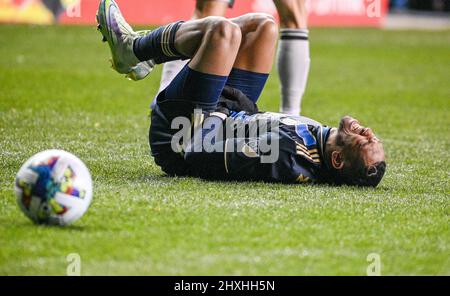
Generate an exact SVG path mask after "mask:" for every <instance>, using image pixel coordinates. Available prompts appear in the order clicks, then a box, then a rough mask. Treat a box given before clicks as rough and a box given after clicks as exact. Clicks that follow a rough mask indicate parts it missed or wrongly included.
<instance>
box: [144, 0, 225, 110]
mask: <svg viewBox="0 0 450 296" xmlns="http://www.w3.org/2000/svg"><path fill="white" fill-rule="evenodd" d="M229 3H230V1H229V0H197V2H196V6H195V11H194V14H193V16H192V20H195V19H200V18H204V17H207V16H224V15H225V12H226V10H227V8H228V6H229ZM187 63H188V60H175V61H170V62H167V63H164V65H163V69H162V74H161V81H160V84H159V90H158V93H159V92H161V91H163V90H164V89H165V88H166V87H167V86H168V85H169V83H170V82H171V81H172V80H173V79H174V78H175V76H176V75H177V74H178V73H179V72H180V71H181V69H183V67H184V66H185V65H186V64H187ZM154 103H155V101H153V103H152V108H153V106H154Z"/></svg>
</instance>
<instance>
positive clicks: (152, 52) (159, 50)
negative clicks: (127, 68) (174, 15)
mask: <svg viewBox="0 0 450 296" xmlns="http://www.w3.org/2000/svg"><path fill="white" fill-rule="evenodd" d="M182 23H183V21H179V22H175V23H171V24H168V25H166V26H162V27H159V28H158V29H156V30H154V31H152V32H150V33H149V34H147V35H146V36H143V37H139V38H137V39H136V40H135V41H134V44H133V50H134V54H135V55H136V57H137V58H138V59H139V60H140V61H141V62H144V61H148V60H151V59H153V60H154V61H155V63H156V64H162V63H165V62H168V61H173V60H178V59H181V58H184V56H183V55H181V54H180V53H179V52H178V50H176V48H175V34H176V33H177V31H178V29H179V28H180V26H181V24H182Z"/></svg>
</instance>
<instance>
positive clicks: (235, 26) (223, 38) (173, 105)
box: [97, 0, 386, 187]
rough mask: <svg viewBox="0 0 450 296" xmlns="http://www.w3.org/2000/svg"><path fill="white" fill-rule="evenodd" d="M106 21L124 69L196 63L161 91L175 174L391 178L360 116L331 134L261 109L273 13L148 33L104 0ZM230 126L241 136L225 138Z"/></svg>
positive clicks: (169, 166) (156, 118)
mask: <svg viewBox="0 0 450 296" xmlns="http://www.w3.org/2000/svg"><path fill="white" fill-rule="evenodd" d="M97 20H98V23H99V29H100V31H101V33H102V35H103V37H104V40H105V41H108V43H109V46H110V49H111V52H112V57H113V59H112V60H113V67H114V69H115V70H116V71H117V72H119V73H122V74H126V75H127V76H128V77H134V76H136V75H140V74H141V73H142V71H143V69H144V70H145V71H147V70H151V69H152V68H153V66H154V65H155V64H160V63H164V62H166V61H170V60H174V59H190V61H189V63H188V64H187V65H186V66H185V67H184V68H183V69H182V70H181V72H180V73H179V74H178V75H177V76H176V77H175V78H174V79H173V81H172V82H171V83H170V84H169V85H168V86H167V88H166V89H165V90H164V91H163V92H161V93H160V94H159V95H158V98H157V104H156V106H155V108H154V110H153V112H152V123H151V128H150V134H149V137H150V146H151V150H152V155H153V157H154V158H155V162H156V164H158V165H159V166H160V167H161V168H162V170H163V171H165V172H166V173H167V174H169V175H178V176H200V177H203V178H208V179H212V178H214V179H234V180H263V181H274V182H285V183H306V182H326V183H331V184H348V185H359V186H373V187H375V186H377V185H378V183H379V182H380V181H381V179H382V177H383V175H384V172H385V168H386V163H385V157H384V151H383V146H382V144H381V142H380V141H379V140H378V139H377V138H376V137H375V135H374V133H373V132H372V130H371V129H369V128H365V127H363V126H361V125H360V124H359V122H358V121H357V120H356V119H354V118H352V117H349V116H345V117H344V118H342V120H341V121H340V124H339V127H338V128H329V127H327V126H323V125H321V124H319V123H317V122H315V121H314V120H311V119H308V118H305V117H298V116H289V115H285V114H279V113H270V112H259V111H258V109H257V107H256V104H255V103H256V102H257V100H258V98H259V96H260V94H261V92H262V90H263V88H264V85H265V83H266V80H267V78H268V75H269V74H268V73H269V71H270V70H271V68H272V63H273V56H274V52H275V44H276V40H277V37H278V30H277V26H276V24H275V22H274V20H273V18H272V17H271V16H268V15H265V14H247V15H243V16H240V17H237V18H233V19H225V18H222V17H207V18H203V19H199V20H193V21H188V22H181V21H180V22H176V23H171V24H168V25H167V26H162V27H160V28H158V29H156V30H154V31H152V32H146V33H145V34H142V33H136V32H134V31H133V30H132V28H131V27H130V26H129V25H128V24H127V23H126V21H125V20H124V19H123V17H122V15H121V13H120V11H119V9H118V7H117V4H116V3H115V2H114V1H113V0H102V1H101V3H100V7H99V11H98V15H97ZM181 119H186V120H188V122H189V131H188V132H187V133H180V130H179V126H180V124H181V123H183V120H181ZM190 119H193V123H192V125H191V122H190ZM229 121H232V124H228V122H229ZM259 121H263V122H264V121H266V122H269V127H268V128H267V129H264V128H262V127H261V126H259V125H258V129H257V133H256V134H255V133H254V132H252V128H249V126H251V123H257V122H259ZM230 126H231V129H232V132H231V133H229V132H224V131H225V130H227V129H228V127H230ZM233 129H234V130H233ZM199 130H200V131H201V132H200V133H198V131H199ZM253 130H254V129H253ZM192 133H193V134H194V136H193V137H184V136H180V135H185V134H192ZM196 134H197V135H198V134H200V136H201V139H200V141H198V139H197V137H196ZM206 139H209V141H204V140H206ZM205 142H206V143H210V144H211V145H212V146H214V149H210V148H211V147H204V146H203V144H204V143H205ZM272 142H273V143H278V145H274V146H276V149H277V151H273V150H272V151H269V152H268V150H265V149H266V147H265V146H267V144H268V143H272ZM199 143H200V147H199V145H198V144H199ZM217 147H219V149H216V148H217ZM270 148H273V147H270ZM274 152H275V153H274ZM272 155H275V156H276V157H275V158H271V157H270V156H272ZM268 156H269V157H268ZM267 159H268V160H269V161H265V160H267Z"/></svg>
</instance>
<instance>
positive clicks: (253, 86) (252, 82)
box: [227, 68, 269, 103]
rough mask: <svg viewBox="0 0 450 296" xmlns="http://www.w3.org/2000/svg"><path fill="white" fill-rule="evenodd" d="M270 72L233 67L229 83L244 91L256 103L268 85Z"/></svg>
mask: <svg viewBox="0 0 450 296" xmlns="http://www.w3.org/2000/svg"><path fill="white" fill-rule="evenodd" d="M268 77H269V74H266V73H256V72H252V71H247V70H242V69H238V68H233V69H232V70H231V73H230V75H229V76H228V80H227V85H228V86H231V87H233V88H236V89H238V90H240V91H241V92H243V93H244V94H245V95H246V96H247V97H248V98H249V99H250V100H251V101H252V102H253V103H256V102H257V101H258V99H259V96H260V95H261V92H262V91H263V89H264V86H265V85H266V81H267V78H268Z"/></svg>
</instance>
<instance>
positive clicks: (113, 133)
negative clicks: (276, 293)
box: [0, 25, 450, 275]
mask: <svg viewBox="0 0 450 296" xmlns="http://www.w3.org/2000/svg"><path fill="white" fill-rule="evenodd" d="M0 40H1V45H0V132H1V133H0V165H1V170H0V274H2V275H37V274H39V275H43V274H51V275H65V274H66V267H67V262H66V256H67V255H68V254H69V253H78V254H79V255H80V256H81V260H82V274H83V275H105V274H106V275H112V274H114V275H116V274H130V275H144V274H145V275H156V274H161V275H186V274H188V275H209V274H211V275H219V274H227V275H250V274H252V275H281V274H282V275H333V274H338V275H365V274H366V268H367V266H368V264H369V263H368V262H367V260H366V257H367V255H368V254H369V253H378V254H379V255H380V256H381V262H382V274H385V275H388V274H389V275H390V274H395V275H399V274H447V275H449V274H450V256H449V255H450V250H449V247H450V246H449V244H450V231H449V201H450V200H449V197H450V195H449V193H450V186H449V176H450V172H449V166H450V155H449V151H450V130H449V127H450V83H449V82H450V80H449V78H450V54H449V53H450V31H443V32H415V31H380V30H372V29H341V30H335V29H314V30H312V32H311V45H312V70H311V75H310V83H309V86H308V91H307V94H306V97H305V98H304V105H303V114H304V115H306V116H310V117H312V118H314V119H317V120H319V121H322V122H323V123H326V124H329V125H333V124H336V123H337V121H338V120H339V118H340V117H341V116H342V115H345V114H351V115H353V116H355V117H356V118H359V119H360V120H361V121H362V123H364V124H367V125H369V126H371V127H372V128H373V129H374V130H375V131H376V132H377V134H378V135H379V137H380V138H381V139H382V140H383V142H384V145H385V149H386V153H387V157H388V170H387V174H386V177H385V179H384V180H383V182H382V183H381V184H380V186H379V187H378V188H377V189H375V190H374V189H360V188H350V187H341V188H334V187H329V186H319V185H313V186H295V185H292V186H288V185H278V184H265V183H225V182H207V181H202V180H199V179H194V178H169V177H166V176H165V175H164V174H163V173H162V172H161V171H160V169H159V168H158V167H157V166H156V165H155V164H154V162H153V160H152V158H151V157H150V156H149V147H148V138H147V131H148V125H149V120H148V117H147V115H148V105H149V103H150V98H151V97H152V96H153V95H154V93H155V91H156V89H157V87H158V83H159V76H160V68H158V69H157V71H156V72H155V73H152V75H151V77H149V78H147V79H146V80H145V81H143V82H139V83H133V82H130V81H127V80H125V79H124V78H122V77H120V76H118V75H117V74H115V73H114V72H113V71H112V70H111V69H109V65H108V62H107V58H108V57H109V52H108V50H107V47H106V45H104V44H102V43H101V42H100V36H99V35H98V33H97V32H96V31H95V29H94V28H90V27H63V26H62V27H39V26H38V27H31V26H10V25H3V26H0ZM278 104H279V103H278V80H277V77H276V75H273V76H272V78H271V79H270V80H269V83H268V85H267V86H266V89H265V92H264V95H263V97H262V99H261V102H260V108H261V109H263V110H270V111H277V110H278ZM49 148H59V149H65V150H68V151H70V152H73V153H75V154H76V155H78V156H79V157H80V158H81V159H82V160H83V161H85V162H86V164H87V165H88V167H89V168H90V170H91V173H92V176H93V179H94V186H95V187H94V189H95V191H94V200H93V203H92V205H91V207H90V209H89V211H88V213H87V214H86V215H85V216H84V217H83V218H82V219H81V220H80V221H78V222H77V223H75V224H74V225H73V226H71V227H67V228H58V227H45V226H35V225H33V224H32V223H31V222H30V221H29V220H28V219H27V218H26V217H25V216H24V215H22V213H21V212H20V210H19V208H18V207H17V205H16V202H15V196H14V193H13V181H14V176H15V174H16V172H17V171H18V169H19V167H20V166H21V164H22V163H23V162H24V161H25V160H26V159H27V158H28V157H30V156H31V155H33V154H34V153H36V152H38V151H41V150H44V149H49Z"/></svg>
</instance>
